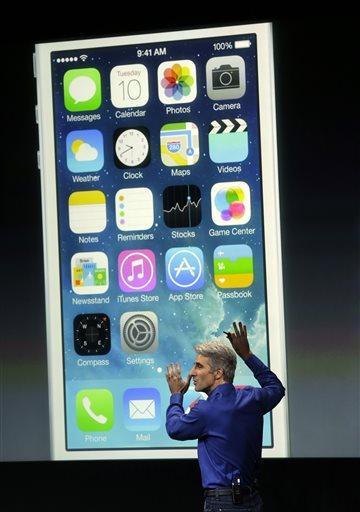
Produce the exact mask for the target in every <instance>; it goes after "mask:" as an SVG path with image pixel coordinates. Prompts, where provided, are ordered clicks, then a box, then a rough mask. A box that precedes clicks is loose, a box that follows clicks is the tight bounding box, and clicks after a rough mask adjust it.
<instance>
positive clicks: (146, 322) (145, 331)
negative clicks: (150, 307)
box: [120, 311, 159, 354]
mask: <svg viewBox="0 0 360 512" xmlns="http://www.w3.org/2000/svg"><path fill="white" fill-rule="evenodd" d="M120 338H121V348H122V350H124V351H125V352H128V353H130V354H133V353H134V352H142V353H150V352H155V351H156V350H157V348H158V344H159V343H158V318H157V316H156V314H155V313H153V312H152V311H129V312H127V313H123V314H122V315H121V317H120Z"/></svg>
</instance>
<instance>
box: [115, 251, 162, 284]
mask: <svg viewBox="0 0 360 512" xmlns="http://www.w3.org/2000/svg"><path fill="white" fill-rule="evenodd" d="M118 279H119V286H120V289H121V290H122V291H123V292H140V291H141V292H149V291H151V290H153V289H154V288H155V286H156V263H155V255H154V253H153V252H152V251H150V249H137V250H136V251H134V250H132V251H122V252H121V253H120V254H119V256H118Z"/></svg>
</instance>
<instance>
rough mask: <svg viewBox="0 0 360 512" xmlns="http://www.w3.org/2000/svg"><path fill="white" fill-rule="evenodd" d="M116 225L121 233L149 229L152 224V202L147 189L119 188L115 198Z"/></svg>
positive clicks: (150, 193) (150, 194)
mask: <svg viewBox="0 0 360 512" xmlns="http://www.w3.org/2000/svg"><path fill="white" fill-rule="evenodd" d="M115 215H116V225H117V227H118V228H119V229H120V230H121V231H139V230H142V229H150V228H151V226H152V225H153V224H154V200H153V194H152V192H151V190H150V189H149V188H146V187H138V188H121V189H120V190H118V191H117V192H116V196H115Z"/></svg>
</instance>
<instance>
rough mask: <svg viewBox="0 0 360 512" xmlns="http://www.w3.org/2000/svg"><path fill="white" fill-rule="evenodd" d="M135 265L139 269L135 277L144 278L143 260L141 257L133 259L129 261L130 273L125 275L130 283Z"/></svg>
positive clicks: (133, 275)
mask: <svg viewBox="0 0 360 512" xmlns="http://www.w3.org/2000/svg"><path fill="white" fill-rule="evenodd" d="M136 267H140V268H141V270H140V272H138V274H137V276H136V278H137V279H143V278H144V260H143V259H138V260H133V261H132V262H131V274H130V275H129V276H128V277H127V280H128V281H130V283H132V282H133V281H134V279H135V269H136Z"/></svg>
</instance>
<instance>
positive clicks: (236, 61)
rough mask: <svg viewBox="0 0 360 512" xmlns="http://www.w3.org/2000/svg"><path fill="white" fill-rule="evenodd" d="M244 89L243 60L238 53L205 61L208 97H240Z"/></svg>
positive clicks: (225, 98) (223, 98)
mask: <svg viewBox="0 0 360 512" xmlns="http://www.w3.org/2000/svg"><path fill="white" fill-rule="evenodd" d="M245 90H246V77H245V61H244V59H243V58H242V57H240V55H228V56H225V57H213V58H211V59H209V60H208V61H207V63H206V92H207V95H208V97H209V98H210V99H212V100H230V99H235V98H241V96H243V95H244V94H245Z"/></svg>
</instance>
